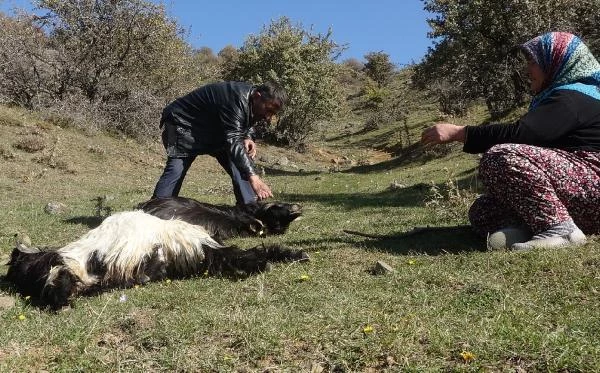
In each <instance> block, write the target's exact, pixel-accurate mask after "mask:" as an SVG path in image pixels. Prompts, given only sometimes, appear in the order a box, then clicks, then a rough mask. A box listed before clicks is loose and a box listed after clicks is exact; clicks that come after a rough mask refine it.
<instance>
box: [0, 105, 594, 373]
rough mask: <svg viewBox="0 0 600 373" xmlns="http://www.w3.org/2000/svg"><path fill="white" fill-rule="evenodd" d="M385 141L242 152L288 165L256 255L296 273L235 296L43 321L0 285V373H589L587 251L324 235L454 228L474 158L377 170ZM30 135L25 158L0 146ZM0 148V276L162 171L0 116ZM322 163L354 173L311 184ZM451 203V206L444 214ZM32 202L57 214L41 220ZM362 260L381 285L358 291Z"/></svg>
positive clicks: (280, 274) (274, 174) (144, 157)
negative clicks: (281, 226) (20, 243)
mask: <svg viewBox="0 0 600 373" xmlns="http://www.w3.org/2000/svg"><path fill="white" fill-rule="evenodd" d="M433 120H436V118H435V115H433V114H432V115H430V116H429V117H428V116H427V113H426V112H421V113H417V114H415V115H414V116H412V117H411V118H410V126H411V129H412V130H413V133H414V136H415V137H414V139H415V141H416V138H417V137H416V136H417V134H418V132H419V130H420V128H421V127H422V126H423V125H424V124H426V123H428V122H431V121H433ZM349 131H350V133H354V132H358V131H355V130H352V129H350V130H349ZM390 133H393V128H389V127H388V128H382V129H381V130H379V131H376V132H374V133H364V134H361V135H360V136H361V141H358V140H357V139H356V138H355V137H354V136H338V137H337V138H335V136H333V134H332V135H331V136H329V138H330V139H333V138H335V139H333V140H331V141H329V142H324V143H320V144H316V145H315V146H314V148H312V149H311V151H309V152H307V153H306V154H295V153H286V152H283V151H282V150H281V149H275V148H272V147H268V146H262V147H260V148H259V151H263V152H267V153H269V154H271V155H273V156H274V157H277V156H281V155H284V154H285V155H286V156H287V157H288V158H289V159H290V161H292V163H294V164H295V165H296V166H297V168H293V167H288V168H286V169H281V168H277V167H275V166H272V165H270V164H263V166H265V168H266V169H267V175H266V180H267V181H268V183H269V184H270V185H271V186H272V187H273V190H274V192H275V193H276V198H277V199H279V200H284V201H290V202H292V201H293V202H299V203H301V204H302V205H303V206H304V209H305V216H304V217H303V218H302V219H301V220H300V221H298V222H295V223H294V224H293V225H292V227H291V229H290V232H289V233H288V234H286V235H284V236H280V237H269V238H267V239H265V241H266V242H279V243H282V244H285V245H288V246H292V247H296V248H304V249H306V250H307V251H309V252H310V255H311V258H312V260H311V261H310V262H309V263H304V264H298V263H296V264H284V265H276V266H275V267H274V269H273V270H272V271H271V272H268V273H264V274H260V275H258V276H254V277H251V278H248V279H245V280H240V281H231V280H227V279H222V278H205V277H203V276H200V277H198V278H193V279H187V280H173V281H163V282H160V283H152V284H150V285H148V286H143V287H139V288H132V289H116V290H113V291H109V292H106V293H104V294H101V295H98V296H94V297H83V298H78V299H76V300H75V303H74V305H75V306H74V307H73V308H71V309H68V310H65V311H62V312H59V313H58V314H51V313H48V312H44V311H41V310H39V309H37V308H35V307H33V306H31V305H30V304H29V302H28V300H26V299H23V298H20V297H19V296H18V295H16V294H15V293H14V292H13V290H12V289H11V288H10V286H8V284H6V283H1V282H0V297H4V298H12V299H14V300H15V301H16V303H15V305H14V306H13V307H9V308H4V309H0V328H2V335H3V338H0V371H6V372H9V371H10V372H12V371H39V370H46V371H140V372H141V371H143V372H146V371H202V372H205V371H311V369H312V370H313V371H320V369H322V370H324V371H384V370H387V371H419V372H420V371H440V370H443V371H515V370H519V369H520V371H524V370H525V371H598V370H600V345H599V344H598V343H597V341H598V340H600V321H599V319H598V317H597V310H598V309H599V307H600V297H599V296H598V291H600V244H599V242H598V241H597V240H596V239H594V238H592V240H591V241H590V242H589V243H588V244H586V245H585V246H583V247H581V248H577V249H571V250H567V249H565V250H553V251H544V250H537V251H532V252H528V253H512V252H505V251H497V252H488V251H486V250H485V243H484V242H483V241H482V240H481V239H479V238H477V237H476V236H474V235H473V234H472V233H470V232H469V231H468V230H464V229H440V230H439V231H437V232H434V233H429V234H421V235H412V236H408V237H404V238H393V237H391V238H387V239H368V238H363V237H358V236H352V235H348V234H345V233H343V232H342V230H343V229H350V230H357V231H363V232H370V233H377V234H380V235H397V234H399V233H402V232H405V231H408V230H410V229H412V228H413V227H415V226H425V225H431V226H441V227H448V226H455V225H461V224H466V223H467V221H466V216H465V214H464V209H465V208H466V206H468V202H469V201H470V199H472V198H473V196H474V193H476V192H477V190H478V185H477V183H476V178H475V177H476V169H475V167H476V165H477V157H474V156H470V155H465V154H462V153H461V152H460V151H459V150H458V149H456V148H450V149H448V150H447V151H448V154H447V155H445V156H443V157H436V156H435V154H431V153H427V152H423V150H422V149H418V148H414V149H412V150H413V151H414V152H415V156H409V155H406V154H404V155H400V156H399V157H397V158H389V157H387V158H386V157H385V154H383V153H381V151H375V150H373V147H376V148H379V149H384V148H386V146H389V147H391V146H393V141H394V140H393V137H392V136H391V135H390ZM32 134H35V136H36V138H38V140H40V138H41V139H43V141H44V143H45V147H43V149H42V150H39V151H34V152H28V151H24V150H22V149H19V148H18V147H15V146H14V144H19V143H20V141H22V140H23V138H28V137H30V136H32ZM0 136H1V137H2V139H4V140H3V145H2V149H1V150H2V152H0V156H1V157H0V175H2V176H0V187H1V188H2V190H3V193H2V194H1V195H0V205H1V206H2V210H1V211H0V259H2V262H6V260H7V256H8V254H9V253H10V250H11V248H12V247H13V246H12V245H13V235H14V234H15V233H21V234H23V233H24V234H27V235H28V236H29V237H30V238H31V239H32V241H33V242H34V244H37V245H50V246H60V245H63V244H65V243H68V242H70V241H73V240H75V239H77V238H78V237H79V236H80V235H81V234H82V233H84V232H86V231H87V230H88V229H89V224H91V223H93V222H94V214H95V205H96V201H95V198H96V197H98V196H104V195H109V196H111V197H112V199H110V200H109V201H108V204H109V206H110V207H111V208H112V209H113V210H114V211H120V210H127V209H131V208H132V207H133V206H134V205H135V204H136V203H138V202H141V201H143V200H145V199H146V198H147V197H148V196H149V195H150V194H151V193H152V188H153V187H154V183H155V181H156V179H157V178H158V176H159V174H160V173H161V171H162V163H163V155H162V150H161V148H160V146H159V145H158V141H157V142H156V144H152V145H148V146H142V145H139V144H136V143H132V142H127V141H124V140H120V139H115V138H111V137H106V136H103V135H101V134H95V135H90V134H84V133H79V132H76V131H72V130H66V129H60V128H57V127H54V126H52V125H49V124H47V123H43V122H40V121H38V120H37V119H36V118H35V116H34V115H33V114H29V113H25V112H21V111H16V110H15V109H10V110H9V109H2V108H0ZM369 139H370V141H371V142H370V143H368V140H369ZM363 140H364V141H363ZM367 143H368V146H367V145H365V144H367ZM319 150H320V151H321V152H319ZM333 156H339V157H342V156H346V157H348V158H350V159H355V158H353V157H359V156H360V157H362V158H367V159H370V160H372V162H371V164H370V165H364V166H354V167H344V168H343V169H341V170H340V171H341V172H328V169H329V168H330V167H331V158H332V157H333ZM301 168H302V169H303V171H302V172H300V171H299V169H301ZM449 180H452V181H454V182H455V184H454V185H455V186H454V187H450V188H454V189H453V190H448V189H446V183H447V182H448V181H449ZM392 184H395V185H400V187H396V188H390V186H391V185H392ZM432 185H435V186H436V187H437V188H438V190H439V191H440V192H441V197H439V196H438V197H434V196H433V195H432V194H431V192H430V189H431V186H432ZM456 190H458V191H460V192H461V193H462V194H461V196H460V197H447V196H448V194H446V193H447V192H449V191H456ZM182 195H186V196H191V197H195V198H198V199H201V200H203V201H208V202H214V203H232V202H233V199H232V193H231V192H230V184H229V181H228V177H227V175H226V174H225V173H224V172H223V171H221V170H220V169H219V167H218V165H217V163H216V162H214V161H213V160H212V159H210V158H206V157H205V158H199V159H198V160H197V161H196V163H194V166H193V167H192V170H191V173H190V175H188V177H187V179H186V182H185V184H184V189H183V191H182ZM50 201H58V202H62V203H64V204H66V205H67V206H68V208H69V210H68V211H67V212H66V213H65V214H63V215H48V214H46V213H44V206H45V205H46V203H48V202H50ZM427 202H430V203H427ZM431 202H435V203H431ZM231 242H232V243H235V244H239V245H241V246H243V247H250V246H253V245H256V244H258V243H260V242H261V240H260V239H237V240H232V241H231ZM378 260H383V261H385V262H386V263H388V264H389V265H391V266H392V267H393V268H394V269H395V270H396V272H394V273H389V274H386V275H374V274H372V272H371V270H372V269H373V266H374V264H375V262H376V261H378ZM5 270H6V269H5V267H2V268H1V269H0V274H4V273H5ZM0 304H1V303H0ZM21 315H22V317H21V318H23V317H24V319H23V320H21V319H20V318H19V316H21ZM467 353H470V354H471V355H469V354H467ZM461 354H462V355H461ZM469 356H470V357H472V359H470V358H469Z"/></svg>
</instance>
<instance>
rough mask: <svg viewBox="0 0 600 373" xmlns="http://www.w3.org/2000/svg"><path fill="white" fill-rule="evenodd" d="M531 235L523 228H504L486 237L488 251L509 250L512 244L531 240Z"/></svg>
mask: <svg viewBox="0 0 600 373" xmlns="http://www.w3.org/2000/svg"><path fill="white" fill-rule="evenodd" d="M532 236H533V234H532V233H531V232H530V231H529V229H527V228H524V227H506V228H502V229H499V230H497V231H496V232H494V233H492V234H490V235H488V238H487V248H488V250H504V249H509V248H510V247H511V246H512V245H513V244H515V243H518V242H526V241H529V240H531V238H532Z"/></svg>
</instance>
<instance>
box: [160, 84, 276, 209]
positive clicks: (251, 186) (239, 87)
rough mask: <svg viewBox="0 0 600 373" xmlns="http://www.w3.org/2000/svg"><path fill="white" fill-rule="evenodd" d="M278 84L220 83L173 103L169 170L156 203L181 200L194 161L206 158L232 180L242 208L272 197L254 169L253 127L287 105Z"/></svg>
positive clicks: (166, 115)
mask: <svg viewBox="0 0 600 373" xmlns="http://www.w3.org/2000/svg"><path fill="white" fill-rule="evenodd" d="M286 101H287V94H286V92H285V90H284V89H283V88H281V87H280V86H278V85H277V84H275V83H271V82H267V83H265V84H262V85H259V86H253V85H252V84H250V83H244V82H219V83H213V84H208V85H205V86H202V87H200V88H197V89H196V90H194V91H192V92H190V93H189V94H187V95H185V96H183V97H180V98H178V99H176V100H175V101H173V102H172V103H170V104H169V105H168V106H167V107H166V108H165V109H164V110H163V113H162V118H161V124H160V125H161V128H162V129H163V132H162V141H163V145H164V146H165V149H166V151H167V157H168V158H167V164H166V165H165V169H164V171H163V174H162V175H161V177H160V179H159V180H158V183H157V184H156V187H155V189H154V194H153V196H152V197H153V198H164V197H172V196H177V195H178V194H179V190H180V189H181V184H182V183H183V179H184V178H185V175H186V173H187V171H188V169H189V168H190V166H191V164H192V162H193V161H194V159H195V158H196V156H198V155H201V154H208V155H211V156H213V157H215V158H216V159H217V161H218V162H219V164H220V165H221V166H222V167H223V169H224V170H225V171H227V173H228V174H229V176H231V180H232V182H233V190H234V193H235V198H236V201H237V203H238V204H246V203H250V202H254V201H256V200H257V199H259V200H261V199H265V198H269V197H273V193H272V192H271V189H270V188H269V186H268V185H267V184H265V183H264V182H263V181H262V180H261V179H260V177H259V176H258V175H257V172H256V168H255V165H254V158H255V157H256V144H255V143H254V139H253V135H254V128H253V127H254V125H256V124H257V123H259V122H261V121H265V120H266V121H270V120H271V118H272V117H273V116H274V115H276V114H277V113H278V112H279V111H280V110H281V109H282V108H283V106H284V105H285V104H286Z"/></svg>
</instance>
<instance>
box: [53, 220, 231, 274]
mask: <svg viewBox="0 0 600 373" xmlns="http://www.w3.org/2000/svg"><path fill="white" fill-rule="evenodd" d="M203 245H206V246H208V247H211V248H221V247H223V246H222V245H221V244H219V243H218V242H217V241H215V240H214V239H212V238H211V237H210V235H209V234H208V232H207V231H206V230H205V229H204V228H202V227H200V226H197V225H192V224H189V223H186V222H184V221H181V220H163V219H160V218H157V217H155V216H152V215H149V214H146V213H145V212H143V211H139V210H137V211H125V212H120V213H117V214H114V215H112V216H109V217H108V218H106V219H105V220H104V221H103V222H102V224H101V225H100V226H98V227H97V228H95V229H93V230H91V231H89V232H88V233H86V234H85V235H84V236H83V237H81V238H80V239H78V240H77V241H75V242H72V243H70V244H68V245H66V246H64V247H62V248H60V249H59V250H58V252H59V253H60V255H61V256H62V257H63V259H64V262H65V265H66V266H67V267H68V268H69V270H70V271H71V272H72V273H73V274H74V275H76V276H77V277H78V278H79V279H80V280H81V282H82V285H83V286H91V285H93V284H95V283H97V282H98V281H99V280H100V281H103V282H104V281H106V282H117V283H124V282H126V281H129V280H131V279H133V278H134V277H135V276H136V275H137V273H138V271H139V270H140V266H141V265H142V264H143V263H144V261H145V260H146V259H148V258H149V257H150V256H152V255H153V253H155V252H156V254H155V255H158V257H159V258H160V257H163V258H164V259H163V260H164V262H165V263H166V266H167V267H168V268H171V269H172V270H173V271H175V272H176V273H178V274H182V275H185V274H194V273H198V271H199V268H200V265H201V264H202V262H203V261H204V250H203V248H202V246H203ZM94 252H95V253H96V255H97V256H98V259H99V260H100V261H101V262H103V263H104V264H105V265H106V269H107V271H106V275H105V277H104V278H103V279H98V278H95V276H93V275H90V274H88V272H87V269H86V264H87V263H88V260H90V259H91V256H92V255H93V254H94ZM55 272H56V271H51V273H50V276H49V277H48V281H47V282H46V284H47V285H48V284H52V283H53V280H54V278H55V275H54V276H53V273H55Z"/></svg>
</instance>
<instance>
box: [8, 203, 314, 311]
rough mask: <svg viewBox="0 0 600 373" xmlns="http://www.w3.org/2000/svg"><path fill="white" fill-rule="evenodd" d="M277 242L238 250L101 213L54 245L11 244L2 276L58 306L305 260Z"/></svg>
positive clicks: (140, 216) (203, 236) (186, 230)
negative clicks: (82, 297) (107, 292)
mask: <svg viewBox="0 0 600 373" xmlns="http://www.w3.org/2000/svg"><path fill="white" fill-rule="evenodd" d="M306 259H308V255H307V254H306V253H305V252H303V251H294V250H290V249H287V248H284V247H281V246H276V245H274V246H267V247H265V246H257V247H255V248H252V249H248V250H241V249H239V248H237V247H235V246H225V245H223V244H221V243H219V242H217V241H216V240H214V239H213V238H212V237H211V235H210V234H209V233H208V232H207V230H206V229H204V228H203V227H201V226H198V225H193V224H189V223H187V222H184V221H182V220H177V219H174V220H163V219H160V218H158V217H155V216H153V215H150V214H147V213H145V212H143V211H139V210H138V211H127V212H121V213H117V214H114V215H112V216H109V217H108V218H106V219H105V220H104V221H103V222H102V224H100V226H98V227H97V228H95V229H93V230H91V231H89V232H88V233H86V234H85V235H84V236H82V237H81V238H80V239H79V240H77V241H75V242H72V243H70V244H68V245H66V246H64V247H62V248H60V249H58V250H53V251H41V250H38V249H26V248H23V247H17V248H15V249H14V250H13V252H12V256H11V259H10V262H9V263H8V265H9V269H8V272H7V274H6V279H7V280H8V281H10V282H12V283H14V284H15V285H16V287H17V289H18V291H19V292H20V293H21V294H23V295H31V296H32V297H34V298H37V299H39V302H40V304H41V305H42V306H49V307H50V308H52V309H58V308H60V307H62V306H64V305H67V304H68V303H69V300H70V299H71V298H72V297H73V296H75V295H79V294H86V293H93V292H98V291H102V290H104V289H107V288H114V287H128V286H132V285H134V284H143V283H146V282H148V281H158V280H161V279H163V278H165V277H167V276H168V277H186V276H193V275H196V274H203V273H208V274H211V275H225V276H228V275H233V276H245V275H249V274H252V273H257V272H260V271H263V270H265V268H266V267H267V265H268V263H270V262H281V261H295V260H306Z"/></svg>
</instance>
